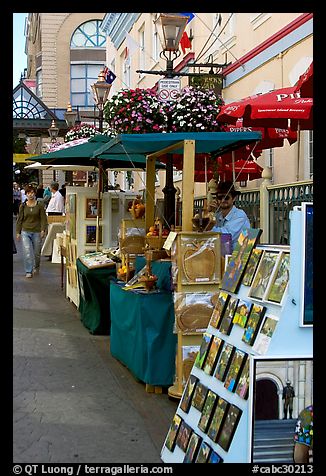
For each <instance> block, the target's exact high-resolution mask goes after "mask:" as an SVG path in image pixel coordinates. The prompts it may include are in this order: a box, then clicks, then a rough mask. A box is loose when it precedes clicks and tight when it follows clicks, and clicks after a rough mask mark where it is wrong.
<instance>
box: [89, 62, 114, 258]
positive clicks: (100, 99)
mask: <svg viewBox="0 0 326 476" xmlns="http://www.w3.org/2000/svg"><path fill="white" fill-rule="evenodd" d="M111 87H112V84H109V83H107V82H106V81H105V73H104V70H103V69H102V70H101V71H100V73H99V75H98V77H97V81H96V83H94V84H92V85H91V88H92V91H93V97H94V102H95V104H96V106H97V108H98V111H99V115H98V122H99V131H100V132H101V133H102V132H103V111H104V105H105V103H106V101H107V99H108V97H109V92H110V89H111ZM102 172H103V164H102V160H101V159H99V160H98V202H97V203H98V210H101V209H102V208H101V198H102V196H101V193H102V188H103V174H102ZM99 236H100V213H99V212H98V213H97V217H96V251H98V250H99Z"/></svg>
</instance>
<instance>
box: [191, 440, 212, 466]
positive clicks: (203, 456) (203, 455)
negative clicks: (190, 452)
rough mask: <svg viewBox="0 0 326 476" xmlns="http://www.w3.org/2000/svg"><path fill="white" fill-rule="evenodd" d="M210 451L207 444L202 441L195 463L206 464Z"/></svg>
mask: <svg viewBox="0 0 326 476" xmlns="http://www.w3.org/2000/svg"><path fill="white" fill-rule="evenodd" d="M211 451H212V448H211V447H210V446H209V444H208V443H206V441H202V442H201V444H200V447H199V450H198V454H197V457H196V459H195V463H207V460H208V458H209V455H210V453H211Z"/></svg>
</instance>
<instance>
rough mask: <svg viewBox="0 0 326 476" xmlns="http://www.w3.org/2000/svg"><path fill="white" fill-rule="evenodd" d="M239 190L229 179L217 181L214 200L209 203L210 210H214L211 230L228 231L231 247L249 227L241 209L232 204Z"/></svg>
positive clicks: (233, 246)
mask: <svg viewBox="0 0 326 476" xmlns="http://www.w3.org/2000/svg"><path fill="white" fill-rule="evenodd" d="M238 195H240V192H239V191H237V190H235V188H234V185H233V183H232V182H231V181H226V182H219V183H218V185H217V192H216V200H212V201H211V202H210V204H209V208H210V210H211V211H213V210H214V209H215V210H216V214H215V216H216V225H215V226H214V227H213V228H212V229H211V231H218V232H220V233H230V234H231V236H232V249H233V250H234V248H235V245H236V243H237V241H238V238H239V235H240V233H241V231H242V230H243V229H244V228H250V222H249V219H248V217H247V215H246V213H245V212H244V211H243V210H240V209H239V208H237V207H236V206H235V205H234V201H235V199H236V197H237V196H238Z"/></svg>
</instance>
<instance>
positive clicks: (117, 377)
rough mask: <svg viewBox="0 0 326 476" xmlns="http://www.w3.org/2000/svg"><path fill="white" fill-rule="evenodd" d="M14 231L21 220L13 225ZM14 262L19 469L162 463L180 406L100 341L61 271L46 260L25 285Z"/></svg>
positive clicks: (15, 455) (17, 259)
mask: <svg viewBox="0 0 326 476" xmlns="http://www.w3.org/2000/svg"><path fill="white" fill-rule="evenodd" d="M14 224H15V220H14ZM17 249H18V253H17V254H16V255H13V338H14V339H13V351H14V359H13V406H14V414H13V419H14V424H13V461H14V462H15V463H99V464H100V463H161V462H162V461H161V458H160V451H161V448H162V444H163V442H164V439H165V436H166V433H167V431H168V428H169V425H170V423H171V420H172V417H173V415H174V412H175V410H176V407H177V403H178V402H177V401H174V400H171V399H170V398H169V397H168V395H167V393H163V394H152V393H146V392H145V385H144V384H143V383H140V382H137V381H136V380H135V379H134V378H133V377H132V375H131V374H130V372H129V370H128V369H127V368H125V367H124V366H123V365H122V364H120V363H119V362H118V361H116V360H115V359H114V358H113V357H112V356H111V355H110V350H109V346H110V337H109V336H93V335H91V334H90V333H89V332H88V330H87V329H86V328H85V327H84V326H83V324H82V323H81V321H80V315H79V312H78V310H77V309H76V308H75V306H74V305H73V304H72V303H71V302H70V301H69V300H67V299H66V298H65V296H64V292H63V291H62V290H61V286H60V284H61V278H60V264H54V263H51V261H49V260H48V259H47V258H46V257H42V261H41V271H40V274H39V275H38V276H35V277H33V278H32V279H26V278H25V273H24V270H23V263H22V253H21V245H20V243H18V244H17Z"/></svg>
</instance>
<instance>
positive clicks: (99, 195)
mask: <svg viewBox="0 0 326 476" xmlns="http://www.w3.org/2000/svg"><path fill="white" fill-rule="evenodd" d="M102 171H103V168H102V160H101V159H99V161H98V187H97V207H98V208H97V217H96V251H99V247H100V210H102V206H101V205H102V204H101V199H102V179H103V177H102Z"/></svg>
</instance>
